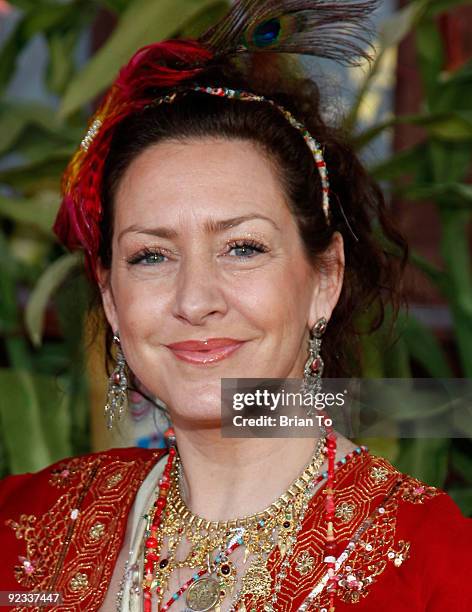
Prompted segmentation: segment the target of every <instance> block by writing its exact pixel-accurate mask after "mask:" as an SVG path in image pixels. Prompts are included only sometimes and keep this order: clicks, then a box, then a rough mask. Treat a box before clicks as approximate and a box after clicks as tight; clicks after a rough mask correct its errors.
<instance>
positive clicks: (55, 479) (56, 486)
mask: <svg viewBox="0 0 472 612" xmlns="http://www.w3.org/2000/svg"><path fill="white" fill-rule="evenodd" d="M166 453H167V450H166V449H157V450H156V449H154V450H151V449H144V448H137V447H130V448H112V449H109V450H106V451H98V452H95V453H88V454H85V455H79V456H74V457H67V458H64V459H61V460H59V461H57V462H55V463H53V464H51V465H49V466H47V467H45V468H43V469H42V470H39V471H37V472H27V473H25V474H16V475H11V476H7V477H6V478H4V479H2V480H0V508H2V509H4V508H6V507H7V506H8V505H9V504H10V503H12V502H13V503H15V502H18V501H19V500H21V499H23V498H24V497H25V496H26V497H27V498H28V500H29V501H30V502H31V494H32V493H33V492H34V491H35V490H40V491H41V498H43V499H44V498H47V497H48V492H50V493H54V492H56V493H57V492H60V491H61V489H62V490H63V489H65V488H66V487H67V486H68V485H70V484H72V483H74V482H77V481H79V480H80V481H81V482H83V481H84V480H85V479H86V477H87V476H88V477H91V476H92V475H93V474H94V473H95V472H96V471H97V469H98V467H100V468H101V470H107V469H109V468H112V467H113V466H120V467H123V468H127V469H128V470H129V471H133V469H139V467H140V466H141V465H144V464H147V463H149V462H151V463H155V462H156V461H157V460H158V459H159V458H160V457H161V456H164V455H165V454H166ZM53 496H54V495H53Z"/></svg>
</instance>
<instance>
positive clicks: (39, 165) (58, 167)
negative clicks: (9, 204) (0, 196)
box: [0, 149, 70, 195]
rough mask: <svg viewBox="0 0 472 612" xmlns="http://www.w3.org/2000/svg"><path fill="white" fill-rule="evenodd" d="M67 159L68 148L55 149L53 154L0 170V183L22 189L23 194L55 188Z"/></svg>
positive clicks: (33, 193)
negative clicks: (16, 166) (36, 160)
mask: <svg viewBox="0 0 472 612" xmlns="http://www.w3.org/2000/svg"><path fill="white" fill-rule="evenodd" d="M69 160H70V150H69V149H65V150H56V151H55V152H54V154H53V155H49V156H48V157H46V159H41V160H40V161H38V162H32V163H29V164H24V165H22V166H20V167H18V168H12V169H10V170H3V171H1V172H0V184H1V183H4V184H6V185H9V186H10V187H13V188H14V189H17V190H18V191H22V192H23V193H24V194H25V195H35V194H37V193H38V192H40V191H53V190H57V189H58V188H59V186H60V177H61V175H62V173H63V172H64V170H65V168H66V166H67V164H68V163H69Z"/></svg>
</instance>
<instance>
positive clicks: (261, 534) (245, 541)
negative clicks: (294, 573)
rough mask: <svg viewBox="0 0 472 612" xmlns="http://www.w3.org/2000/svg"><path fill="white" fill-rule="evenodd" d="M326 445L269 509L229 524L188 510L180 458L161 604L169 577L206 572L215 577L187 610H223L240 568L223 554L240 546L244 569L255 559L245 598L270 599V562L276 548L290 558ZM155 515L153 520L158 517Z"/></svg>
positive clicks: (165, 527)
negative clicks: (184, 550) (182, 551)
mask: <svg viewBox="0 0 472 612" xmlns="http://www.w3.org/2000/svg"><path fill="white" fill-rule="evenodd" d="M325 443H326V438H325V437H322V438H320V439H319V440H318V442H317V444H316V447H315V450H314V453H313V456H312V458H311V460H310V461H309V463H308V464H307V465H306V467H305V469H304V470H303V472H302V473H301V474H300V476H299V477H298V478H297V479H296V480H295V481H294V482H293V483H292V484H291V485H290V486H289V487H288V489H287V490H286V491H285V492H284V493H283V494H282V495H281V496H280V497H279V498H278V499H277V500H275V501H274V502H272V503H271V504H270V505H269V506H268V507H267V508H266V509H265V510H263V511H261V512H257V513H255V514H252V515H250V516H244V517H242V518H236V519H231V520H226V521H208V520H206V519H204V518H203V517H200V516H198V515H196V514H194V513H193V512H192V511H191V510H190V509H189V508H188V507H187V505H186V503H185V501H184V500H183V496H182V490H181V485H180V481H181V479H182V465H181V461H180V458H179V456H178V455H177V456H176V462H175V464H174V469H173V471H172V473H171V486H170V489H169V493H168V498H167V505H166V510H165V514H164V518H163V523H162V528H161V529H162V531H161V537H162V539H161V541H162V540H163V538H164V537H167V558H166V559H162V560H161V562H160V563H159V567H158V568H157V573H156V575H155V580H154V581H153V582H154V583H155V584H156V585H157V589H156V594H157V598H158V605H160V604H161V601H162V596H163V594H164V592H165V591H166V588H167V584H168V582H169V577H170V575H171V574H172V572H173V571H174V570H175V569H177V568H184V567H187V568H199V569H203V568H205V567H206V568H208V572H209V574H211V575H209V576H205V577H202V578H200V579H199V580H197V581H196V582H194V583H193V584H192V586H191V587H190V588H189V589H188V591H187V593H186V603H187V609H188V610H190V611H195V612H203V611H204V610H205V611H207V610H211V609H213V608H219V605H220V603H221V601H222V600H223V599H224V598H225V597H226V595H227V594H232V593H233V590H234V587H235V584H236V579H237V572H236V568H235V566H234V564H233V563H232V562H231V561H230V560H229V559H228V558H227V557H225V556H224V554H223V551H224V550H227V549H228V548H229V547H230V546H231V545H232V543H234V542H236V541H239V542H240V543H241V544H242V545H243V546H244V547H245V550H244V559H243V561H244V564H246V562H247V560H248V557H249V555H253V558H252V560H251V562H250V563H249V565H248V567H247V569H246V571H245V572H244V575H243V576H242V577H241V583H242V586H241V589H240V592H239V595H241V596H244V595H245V594H248V593H251V594H252V595H253V596H254V597H256V598H257V597H268V596H269V595H270V587H271V576H270V572H269V570H268V568H267V563H266V562H267V558H268V556H269V554H270V552H271V551H272V550H273V549H274V547H276V546H278V547H279V550H280V554H281V556H282V558H283V557H284V556H285V552H286V550H287V545H288V541H289V539H290V538H292V537H293V534H295V533H296V528H297V525H298V516H299V514H300V511H301V509H302V506H303V503H304V493H305V491H306V490H307V488H308V486H309V485H310V483H311V482H312V480H313V478H314V477H315V476H316V475H317V474H318V472H319V470H320V468H321V466H322V465H323V462H324V459H325V456H324V451H325ZM150 515H151V517H152V513H150ZM184 538H186V539H187V541H188V543H189V544H190V545H191V548H190V552H189V553H188V554H187V555H186V556H185V558H183V559H180V560H179V559H177V554H178V552H179V550H178V549H179V546H180V545H181V543H182V542H183V540H184ZM216 553H218V554H219V558H220V561H221V562H220V563H219V564H217V565H216V569H215V563H214V561H213V559H212V555H213V554H216ZM211 565H213V570H212V569H211Z"/></svg>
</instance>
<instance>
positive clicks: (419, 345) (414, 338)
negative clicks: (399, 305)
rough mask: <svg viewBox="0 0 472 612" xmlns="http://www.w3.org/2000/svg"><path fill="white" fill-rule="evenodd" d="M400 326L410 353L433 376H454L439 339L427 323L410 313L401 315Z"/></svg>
mask: <svg viewBox="0 0 472 612" xmlns="http://www.w3.org/2000/svg"><path fill="white" fill-rule="evenodd" d="M399 328H400V333H401V334H402V337H403V338H404V340H405V342H406V345H407V347H408V351H409V353H410V355H411V356H412V357H413V359H416V361H418V363H420V364H421V365H422V366H423V367H424V369H425V370H426V371H427V372H428V373H429V374H430V375H431V376H433V377H436V378H448V377H452V372H451V368H450V366H449V364H448V362H447V360H446V357H445V355H444V352H443V350H442V348H441V345H440V344H439V342H438V339H437V338H436V336H435V335H434V334H433V333H432V332H431V331H430V330H429V329H428V328H427V327H426V326H425V325H423V324H422V323H420V321H418V319H416V318H415V317H413V316H411V315H410V314H409V315H403V316H402V317H401V320H400V322H399Z"/></svg>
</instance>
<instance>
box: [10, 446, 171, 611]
mask: <svg viewBox="0 0 472 612" xmlns="http://www.w3.org/2000/svg"><path fill="white" fill-rule="evenodd" d="M166 454H167V451H166V450H163V449H159V450H148V449H141V448H120V449H111V450H107V451H104V452H97V453H90V454H87V455H82V456H78V457H69V458H66V459H63V460H61V461H58V462H56V463H54V464H52V465H50V466H48V467H46V468H44V469H43V470H40V471H38V472H35V473H28V474H21V475H17V476H9V477H7V478H6V479H4V480H3V481H1V482H0V546H1V548H2V567H1V568H0V578H1V583H2V585H4V586H5V587H7V586H8V587H11V588H12V589H13V590H14V588H15V587H16V590H18V586H21V587H24V588H27V589H35V590H41V589H43V590H44V589H46V587H48V585H49V584H50V581H51V580H53V573H54V572H56V573H57V576H59V573H58V572H59V568H60V569H61V572H60V576H61V577H60V578H57V576H56V578H57V580H56V579H55V580H56V586H57V587H59V586H62V587H64V589H65V588H66V587H67V584H69V583H70V584H72V585H73V586H74V585H75V584H76V582H77V580H76V578H77V576H78V575H79V574H80V575H82V574H83V575H87V580H88V582H87V588H88V587H90V593H92V591H93V588H95V586H96V585H95V586H94V582H93V580H92V575H90V576H89V575H88V571H89V570H87V571H85V570H84V568H83V567H82V566H81V565H80V563H82V562H83V560H84V559H87V563H88V565H87V567H89V566H90V567H93V566H96V567H100V568H101V570H100V571H101V572H102V573H100V572H98V573H97V576H98V578H100V580H101V578H102V577H106V578H107V579H108V576H109V574H110V572H111V571H112V566H113V563H114V559H115V557H116V555H117V554H118V551H119V550H120V547H121V542H122V539H123V535H124V530H125V527H126V522H127V518H128V513H129V510H130V508H131V505H132V503H133V500H134V497H135V495H136V493H137V491H138V489H139V487H140V486H141V484H142V482H143V481H144V479H145V478H146V476H147V475H148V474H149V472H150V471H151V470H152V468H153V467H154V466H155V465H156V463H157V462H158V461H160V460H161V459H162V458H163V457H164V456H165V455H166ZM74 551H75V552H74ZM78 551H82V552H81V554H78ZM79 565H80V567H79ZM84 567H85V566H84ZM67 568H69V569H67ZM102 574H103V576H102ZM94 576H95V574H94ZM97 576H96V578H97ZM98 578H97V580H98ZM61 580H62V581H65V582H64V584H62V585H61ZM74 581H75V582H74ZM99 582H100V581H99ZM102 582H103V584H105V585H106V580H105V578H104V580H102ZM84 584H85V583H84ZM100 584H101V583H100ZM71 588H72V587H71ZM74 588H75V586H74ZM74 588H73V590H74ZM56 590H57V589H56ZM59 590H61V589H59ZM85 592H86V590H85V587H84V590H83V592H82V591H80V592H79V591H77V593H75V591H74V593H73V595H74V596H77V597H79V596H80V597H84V595H85ZM87 592H88V591H87ZM87 609H88V608H87Z"/></svg>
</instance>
